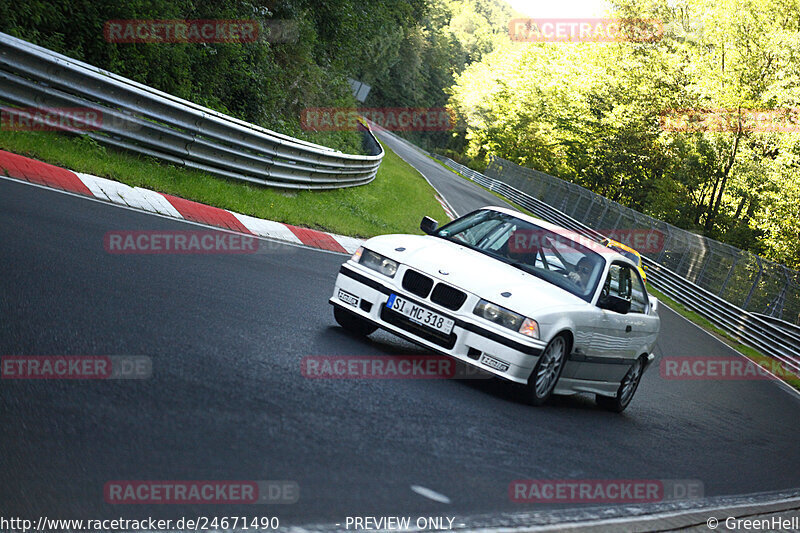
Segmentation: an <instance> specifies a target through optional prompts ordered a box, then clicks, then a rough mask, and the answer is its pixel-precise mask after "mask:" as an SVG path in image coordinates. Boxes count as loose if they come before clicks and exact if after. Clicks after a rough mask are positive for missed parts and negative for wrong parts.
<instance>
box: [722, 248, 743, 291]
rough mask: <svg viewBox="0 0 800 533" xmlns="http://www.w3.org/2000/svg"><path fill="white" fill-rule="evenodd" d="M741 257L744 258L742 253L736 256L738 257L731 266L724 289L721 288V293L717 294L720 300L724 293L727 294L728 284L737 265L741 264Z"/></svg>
mask: <svg viewBox="0 0 800 533" xmlns="http://www.w3.org/2000/svg"><path fill="white" fill-rule="evenodd" d="M741 256H742V254H741V253H739V254H736V257H735V258H734V259H733V264H732V265H731V268H730V270H728V275H727V276H725V281H723V282H722V287H720V288H719V292H718V293H717V296H719V297H720V298H721V297H722V293H723V292H725V287H727V286H728V282H729V281H730V279H731V277H732V276H733V271H734V270H735V269H736V265H738V264H739V258H740V257H741Z"/></svg>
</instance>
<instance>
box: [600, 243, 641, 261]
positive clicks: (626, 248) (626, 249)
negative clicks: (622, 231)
mask: <svg viewBox="0 0 800 533" xmlns="http://www.w3.org/2000/svg"><path fill="white" fill-rule="evenodd" d="M608 245H609V246H612V245H613V246H619V247H620V248H622V249H623V250H625V251H628V252H632V253H634V254H636V255H638V256H640V257H641V255H642V254H640V253H639V252H638V251H637V250H635V249H633V248H631V247H630V246H628V245H627V244H625V243H624V242H619V241H615V240H614V239H608Z"/></svg>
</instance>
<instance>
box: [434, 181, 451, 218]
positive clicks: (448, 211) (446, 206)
mask: <svg viewBox="0 0 800 533" xmlns="http://www.w3.org/2000/svg"><path fill="white" fill-rule="evenodd" d="M431 187H433V185H431ZM436 201H437V202H439V204H441V206H442V209H444V214H445V215H447V216H448V218H450V220H455V219H457V218H458V216H457V215H456V213H455V211H453V209H452V208H451V207H450V205H449V204H448V203H447V202H445V201H444V198H442V197H441V196H439V195H438V194H437V195H436Z"/></svg>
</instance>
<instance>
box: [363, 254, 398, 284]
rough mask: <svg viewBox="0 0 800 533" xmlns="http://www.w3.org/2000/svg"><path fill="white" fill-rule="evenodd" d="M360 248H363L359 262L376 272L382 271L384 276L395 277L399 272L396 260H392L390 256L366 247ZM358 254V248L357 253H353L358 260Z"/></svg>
mask: <svg viewBox="0 0 800 533" xmlns="http://www.w3.org/2000/svg"><path fill="white" fill-rule="evenodd" d="M359 250H361V254H360V257H359V259H358V262H359V264H361V265H364V266H365V267H367V268H370V269H372V270H374V271H376V272H380V273H381V274H383V275H384V276H387V277H390V278H393V277H394V275H395V274H396V273H397V262H396V261H392V260H391V259H389V258H388V257H383V256H382V255H380V254H376V253H375V252H373V251H371V250H367V249H365V248H359ZM357 255H359V253H358V250H356V253H355V254H353V260H356V256H357Z"/></svg>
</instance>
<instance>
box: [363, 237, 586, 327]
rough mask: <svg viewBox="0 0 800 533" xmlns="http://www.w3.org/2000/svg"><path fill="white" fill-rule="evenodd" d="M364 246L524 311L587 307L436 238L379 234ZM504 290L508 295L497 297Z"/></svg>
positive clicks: (559, 290) (537, 280)
mask: <svg viewBox="0 0 800 533" xmlns="http://www.w3.org/2000/svg"><path fill="white" fill-rule="evenodd" d="M364 246H365V247H366V248H368V249H370V250H373V251H375V252H377V253H379V254H381V255H384V256H386V257H389V258H390V259H394V260H395V261H397V262H399V263H402V264H404V265H407V266H409V267H411V268H413V269H415V270H419V271H421V272H424V273H426V274H428V275H430V276H431V277H433V278H436V279H438V280H440V281H444V282H446V283H449V284H452V285H455V286H457V287H460V288H462V289H464V290H465V291H467V292H471V293H473V294H476V295H477V296H479V297H481V298H484V299H486V300H489V301H491V302H493V303H496V304H498V305H501V306H503V307H506V308H508V309H511V310H512V311H516V312H518V313H521V314H523V315H525V316H531V317H535V316H537V315H541V314H543V313H546V312H563V311H565V310H567V309H571V308H575V307H583V308H585V307H587V306H589V304H588V303H587V302H586V301H584V300H582V299H580V298H578V297H577V296H575V295H574V294H571V293H569V292H567V291H566V290H564V289H562V288H560V287H557V286H556V285H553V284H552V283H549V282H547V281H545V280H543V279H541V278H537V277H536V276H534V275H532V274H528V273H527V272H523V271H522V270H520V269H518V268H515V267H512V266H511V265H508V264H506V263H503V262H502V261H498V260H497V259H493V258H491V257H489V256H487V255H485V254H482V253H480V252H476V251H475V250H472V249H470V248H467V247H466V246H462V245H460V244H457V243H454V242H452V241H447V240H445V239H441V238H438V237H431V236H420V235H382V236H380V237H374V238H372V239H370V240H368V241H367V242H365V243H364ZM398 248H405V250H402V251H398ZM445 273H446V274H445ZM504 292H507V293H511V296H509V297H505V296H502V294H501V293H504Z"/></svg>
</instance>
